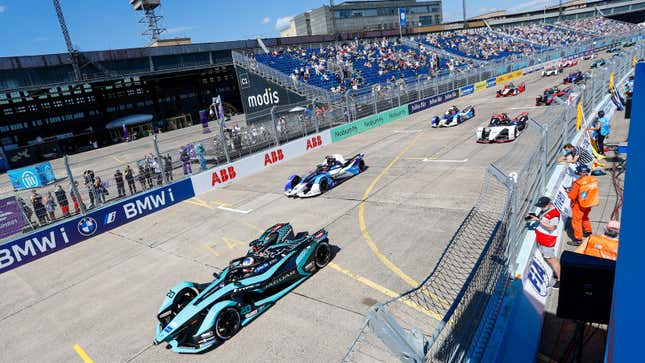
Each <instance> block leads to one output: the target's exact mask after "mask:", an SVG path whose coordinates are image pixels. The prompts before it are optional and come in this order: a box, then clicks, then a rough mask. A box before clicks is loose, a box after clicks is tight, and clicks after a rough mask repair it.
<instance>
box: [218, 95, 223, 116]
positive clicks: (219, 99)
mask: <svg viewBox="0 0 645 363" xmlns="http://www.w3.org/2000/svg"><path fill="white" fill-rule="evenodd" d="M217 112H218V114H219V118H221V119H222V120H224V105H222V97H221V96H219V95H217Z"/></svg>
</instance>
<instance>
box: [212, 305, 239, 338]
mask: <svg viewBox="0 0 645 363" xmlns="http://www.w3.org/2000/svg"><path fill="white" fill-rule="evenodd" d="M241 322H242V319H241V317H240V313H239V312H238V311H237V309H235V308H233V307H228V308H226V309H224V310H222V311H221V312H220V313H219V315H217V320H215V326H214V328H213V332H214V333H215V335H216V336H217V337H218V338H220V339H221V340H229V339H231V338H232V337H233V336H234V335H235V334H237V332H238V331H240V327H241V326H242V324H241Z"/></svg>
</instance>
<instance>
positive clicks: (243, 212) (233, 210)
mask: <svg viewBox="0 0 645 363" xmlns="http://www.w3.org/2000/svg"><path fill="white" fill-rule="evenodd" d="M217 209H221V210H225V211H228V212H233V213H240V214H249V213H251V212H252V211H253V209H249V210H239V209H234V208H228V207H225V206H223V205H220V206H219V207H217Z"/></svg>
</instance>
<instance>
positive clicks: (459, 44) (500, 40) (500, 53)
mask: <svg viewBox="0 0 645 363" xmlns="http://www.w3.org/2000/svg"><path fill="white" fill-rule="evenodd" d="M423 41H424V42H425V43H427V44H429V45H431V46H434V47H437V48H443V49H445V50H447V51H449V52H452V53H455V54H457V55H459V56H462V57H466V58H473V59H479V60H493V59H498V58H503V57H507V56H510V55H513V54H520V53H523V54H527V53H531V52H534V51H535V50H536V46H535V45H534V44H531V43H529V42H526V41H522V40H517V39H513V38H511V37H503V36H501V35H498V34H495V33H493V32H491V31H490V30H488V29H487V28H477V29H470V30H466V31H458V32H442V33H431V34H427V35H426V36H425V37H424V38H423Z"/></svg>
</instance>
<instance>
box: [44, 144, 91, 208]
mask: <svg viewBox="0 0 645 363" xmlns="http://www.w3.org/2000/svg"><path fill="white" fill-rule="evenodd" d="M63 162H64V163H65V170H66V171H67V177H68V178H69V182H70V183H71V184H72V192H73V193H74V195H73V196H71V197H72V201H73V200H74V197H76V201H77V202H78V207H79V208H80V209H81V214H85V213H87V209H85V203H83V198H81V194H80V193H79V192H78V188H77V187H76V182H75V181H74V175H72V169H70V167H69V158H68V157H67V155H65V157H64V158H63ZM34 213H35V211H34Z"/></svg>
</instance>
